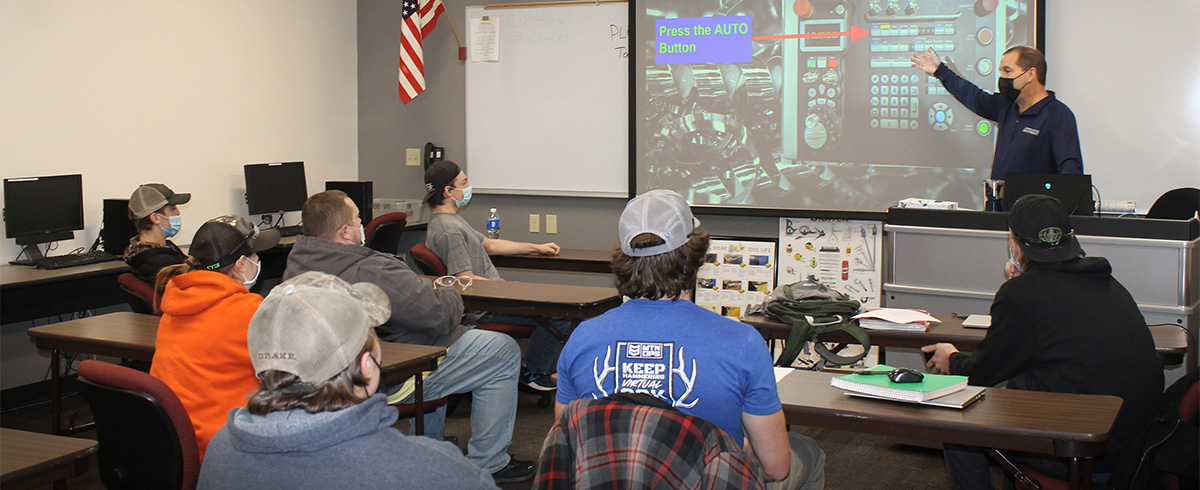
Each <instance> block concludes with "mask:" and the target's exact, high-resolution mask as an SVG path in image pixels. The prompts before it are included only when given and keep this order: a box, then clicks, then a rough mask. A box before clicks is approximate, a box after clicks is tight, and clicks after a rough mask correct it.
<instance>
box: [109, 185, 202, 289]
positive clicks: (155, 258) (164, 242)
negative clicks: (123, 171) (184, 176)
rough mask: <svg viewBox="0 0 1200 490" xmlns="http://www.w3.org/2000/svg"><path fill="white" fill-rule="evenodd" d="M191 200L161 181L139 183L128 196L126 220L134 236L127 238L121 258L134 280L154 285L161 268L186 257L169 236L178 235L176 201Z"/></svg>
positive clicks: (178, 224) (178, 218)
mask: <svg viewBox="0 0 1200 490" xmlns="http://www.w3.org/2000/svg"><path fill="white" fill-rule="evenodd" d="M190 200H192V195H191V194H176V193H175V192H174V191H172V190H171V188H170V187H167V186H165V185H162V184H142V185H140V186H138V188H137V189H135V190H134V191H133V195H132V196H129V219H131V220H133V226H134V227H135V228H137V231H138V235H137V236H136V237H132V238H130V239H129V246H128V247H127V248H125V254H124V255H123V256H122V258H123V259H124V260H125V263H126V264H129V267H131V268H132V269H133V271H132V272H133V275H134V276H137V278H138V279H141V280H143V281H146V283H147V284H150V285H154V279H155V277H157V276H158V271H160V270H162V268H163V267H166V266H169V265H175V264H182V263H183V261H185V260H187V254H184V253H183V251H182V250H180V249H179V247H178V246H176V245H175V243H174V242H172V241H171V240H170V238H171V237H173V236H175V235H177V234H179V229H180V225H181V221H180V220H181V219H182V218H180V216H179V208H178V207H177V206H178V205H180V204H184V203H187V202H188V201H190Z"/></svg>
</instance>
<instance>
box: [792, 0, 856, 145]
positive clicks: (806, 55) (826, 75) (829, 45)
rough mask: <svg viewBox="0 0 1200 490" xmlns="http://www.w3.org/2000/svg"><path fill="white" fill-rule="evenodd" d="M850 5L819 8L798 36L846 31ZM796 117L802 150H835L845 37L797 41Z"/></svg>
mask: <svg viewBox="0 0 1200 490" xmlns="http://www.w3.org/2000/svg"><path fill="white" fill-rule="evenodd" d="M850 15H851V5H850V4H849V3H846V2H831V3H825V4H822V5H821V7H820V10H815V11H814V12H813V14H812V16H811V17H809V18H808V19H807V20H805V21H804V22H802V23H801V24H800V33H801V34H834V33H839V32H845V31H846V30H847V29H848V25H849V22H848V21H849V19H850ZM800 43H801V45H802V46H803V49H801V54H800V58H799V63H798V71H799V78H800V80H799V82H800V83H799V86H798V91H797V92H798V99H799V101H800V107H798V111H797V116H798V117H800V118H801V119H800V121H799V122H800V131H801V133H802V140H803V142H804V146H805V147H806V148H807V149H810V150H825V149H828V148H836V147H837V146H838V144H837V143H838V140H839V139H840V138H841V135H842V102H843V94H842V88H843V84H842V80H843V76H844V74H843V71H842V64H843V60H844V58H845V53H846V49H847V48H848V46H849V44H850V43H849V40H848V39H847V38H846V37H845V36H830V37H812V38H802V39H801V40H800Z"/></svg>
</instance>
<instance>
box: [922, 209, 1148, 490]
mask: <svg viewBox="0 0 1200 490" xmlns="http://www.w3.org/2000/svg"><path fill="white" fill-rule="evenodd" d="M1008 228H1009V232H1010V234H1009V239H1008V250H1009V254H1010V257H1011V258H1010V259H1009V262H1008V263H1007V264H1005V276H1006V277H1009V278H1010V279H1009V280H1008V281H1007V282H1005V283H1004V285H1002V286H1000V289H999V290H998V291H996V298H995V300H994V301H993V302H992V308H991V315H992V326H991V327H990V328H988V331H987V335H986V336H985V337H984V338H983V341H982V342H980V343H979V347H978V348H976V349H975V352H973V353H971V354H963V353H961V352H958V349H956V348H955V347H954V346H953V345H951V344H945V343H942V344H935V345H927V346H925V347H923V348H922V349H921V350H922V351H924V352H927V353H933V357H932V358H931V360H930V361H929V363H928V365H929V367H930V368H931V370H932V371H933V372H935V373H942V374H957V375H965V376H969V377H970V383H971V384H972V385H977V386H994V385H996V384H997V383H1000V382H1002V381H1008V388H1009V389H1018V390H1032V391H1050V392H1057V393H1082V394H1093V395H1114V396H1119V397H1121V398H1122V399H1124V400H1125V403H1124V405H1122V406H1121V411H1120V413H1119V414H1118V415H1117V420H1116V423H1115V424H1114V426H1113V432H1112V436H1111V437H1110V438H1109V439H1108V447H1107V451H1106V452H1105V454H1104V457H1103V458H1101V459H1099V460H1097V461H1096V462H1095V464H1094V465H1093V467H1092V468H1093V470H1094V473H1093V475H1092V478H1093V480H1096V481H1100V482H1102V483H1103V482H1105V481H1107V479H1108V477H1109V473H1111V471H1112V470H1113V466H1114V463H1115V462H1116V461H1117V459H1118V458H1119V457H1120V456H1121V453H1122V451H1123V450H1124V449H1125V448H1127V447H1130V446H1131V445H1133V444H1135V443H1136V440H1137V438H1138V436H1139V435H1140V434H1141V433H1142V432H1143V431H1144V430H1145V428H1146V427H1147V425H1148V424H1149V423H1150V422H1151V420H1152V418H1153V416H1154V410H1155V408H1156V407H1158V400H1159V397H1160V396H1161V394H1162V391H1163V373H1162V366H1161V365H1160V364H1159V361H1158V357H1157V355H1156V354H1155V352H1154V339H1153V338H1152V337H1151V336H1150V330H1149V328H1148V327H1147V326H1146V320H1145V319H1144V318H1142V314H1141V312H1140V311H1138V307H1137V303H1136V302H1134V300H1133V297H1132V296H1130V294H1129V291H1127V290H1126V289H1125V287H1124V286H1122V285H1121V283H1120V282H1118V281H1117V280H1116V279H1115V278H1114V277H1113V276H1112V266H1111V265H1109V263H1108V261H1107V260H1105V259H1104V258H1102V257H1084V256H1083V255H1084V254H1083V249H1081V248H1080V247H1079V241H1078V240H1076V239H1075V234H1074V231H1073V230H1072V228H1071V220H1070V218H1069V217H1068V215H1067V210H1066V208H1065V207H1063V205H1062V204H1061V203H1059V202H1058V200H1057V199H1054V198H1052V197H1048V196H1042V195H1028V196H1025V197H1022V198H1021V199H1019V200H1017V202H1016V203H1014V204H1013V207H1012V211H1011V212H1010V213H1009V216H1008ZM1019 456H1020V457H1019V458H1017V459H1019V460H1020V462H1023V463H1026V464H1029V465H1031V466H1033V467H1035V468H1037V469H1038V470H1039V471H1042V472H1043V473H1046V474H1048V475H1050V476H1052V477H1055V478H1060V479H1064V480H1065V479H1067V477H1068V475H1067V468H1066V464H1065V462H1063V461H1061V460H1059V459H1057V458H1054V457H1052V456H1038V455H1024V454H1022V455H1019ZM945 458H946V469H947V470H948V471H949V473H950V481H951V484H952V485H953V487H954V488H960V489H965V488H972V489H975V488H991V481H990V479H989V476H988V457H987V455H986V454H985V453H984V452H983V450H982V449H980V448H971V447H966V446H952V445H947V447H946V451H945Z"/></svg>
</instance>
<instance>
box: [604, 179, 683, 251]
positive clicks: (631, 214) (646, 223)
mask: <svg viewBox="0 0 1200 490" xmlns="http://www.w3.org/2000/svg"><path fill="white" fill-rule="evenodd" d="M699 227H700V220H698V219H696V218H695V217H694V216H692V209H691V207H689V206H688V202H687V200H685V199H684V198H683V196H681V195H679V194H678V193H676V192H675V191H669V190H666V189H656V190H652V191H650V192H647V193H645V194H642V195H640V196H637V197H635V198H633V199H631V200H630V201H629V203H628V204H626V205H625V211H623V212H622V213H621V221H620V222H618V224H617V228H618V230H619V231H620V235H621V251H622V252H625V255H628V256H630V257H647V256H651V255H658V254H662V253H667V252H670V251H672V250H675V249H677V248H679V247H681V246H683V244H685V243H687V241H688V239H690V238H691V236H692V234H693V233H694V232H695V230H696V229H697V228H699ZM643 233H650V234H653V235H656V236H658V237H659V238H662V239H663V242H665V243H663V244H662V245H655V246H653V247H645V248H633V246H632V245H630V243H629V242H630V241H632V240H633V238H634V237H636V236H638V235H641V234H643Z"/></svg>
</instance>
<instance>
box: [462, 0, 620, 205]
mask: <svg viewBox="0 0 1200 490" xmlns="http://www.w3.org/2000/svg"><path fill="white" fill-rule="evenodd" d="M484 15H486V16H489V17H490V18H491V19H493V20H495V21H498V22H497V24H496V26H497V31H498V41H499V46H498V51H499V60H498V61H480V62H476V61H472V60H471V59H470V58H468V60H467V67H466V82H467V83H466V107H467V114H466V121H467V134H466V137H467V148H466V151H467V161H466V164H465V166H466V168H467V175H468V176H469V178H470V181H471V187H472V188H474V189H475V190H476V191H478V192H483V193H493V194H526V195H543V196H589V197H622V198H623V197H627V195H628V193H629V184H628V178H629V177H628V174H629V170H628V169H629V130H628V127H629V122H628V121H629V119H628V118H629V103H628V101H629V60H628V54H629V49H628V42H627V41H628V38H627V33H628V27H627V26H628V24H629V5H628V4H624V3H622V4H579V5H566V6H548V7H522V8H500V9H498V8H492V9H484V8H483V7H467V9H466V17H467V19H466V22H465V23H464V25H466V26H467V31H468V35H467V38H468V39H467V42H468V47H467V49H468V51H470V50H471V49H472V48H473V46H474V43H475V42H476V39H474V35H473V33H472V32H471V31H472V29H471V27H472V25H473V21H477V20H479V19H480V18H481V17H482V16H484Z"/></svg>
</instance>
